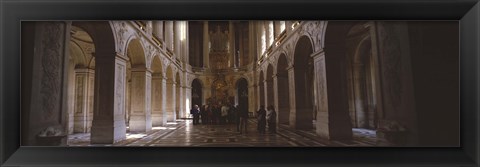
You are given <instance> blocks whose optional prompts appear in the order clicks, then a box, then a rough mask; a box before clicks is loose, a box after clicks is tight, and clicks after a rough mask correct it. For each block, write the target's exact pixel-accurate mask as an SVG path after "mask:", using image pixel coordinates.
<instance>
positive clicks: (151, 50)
mask: <svg viewBox="0 0 480 167" xmlns="http://www.w3.org/2000/svg"><path fill="white" fill-rule="evenodd" d="M146 49H147V52H146V53H147V55H146V56H145V57H146V59H147V63H146V64H147V68H150V67H151V64H152V59H153V57H154V54H155V47H153V46H152V45H148V46H147V48H146Z"/></svg>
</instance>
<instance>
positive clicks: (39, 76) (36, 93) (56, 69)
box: [12, 21, 71, 146]
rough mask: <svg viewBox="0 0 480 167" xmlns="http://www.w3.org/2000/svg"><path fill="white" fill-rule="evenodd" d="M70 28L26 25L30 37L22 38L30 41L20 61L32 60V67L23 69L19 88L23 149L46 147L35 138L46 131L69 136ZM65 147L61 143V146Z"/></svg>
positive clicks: (63, 24) (50, 24)
mask: <svg viewBox="0 0 480 167" xmlns="http://www.w3.org/2000/svg"><path fill="white" fill-rule="evenodd" d="M70 27H71V23H69V22H61V21H58V22H57V21H55V22H50V21H46V22H35V23H28V24H26V25H25V28H26V30H27V31H28V32H27V33H29V34H31V35H32V36H33V37H25V38H30V40H28V41H26V42H25V43H27V45H28V47H25V48H24V50H22V58H27V59H28V60H32V61H31V62H32V63H31V64H32V65H31V67H22V70H23V71H22V76H21V78H22V85H21V87H22V88H24V89H22V97H21V98H22V113H25V114H22V119H23V121H26V122H28V123H29V124H27V126H24V127H22V132H21V133H22V145H29V146H35V145H37V146H38V145H46V143H38V142H37V140H36V136H37V135H38V134H39V133H40V132H41V131H43V130H44V129H46V128H48V127H56V128H58V129H60V130H63V132H64V133H67V132H68V131H67V130H68V128H67V127H68V125H67V120H68V110H67V86H68V77H67V72H66V71H67V69H68V57H67V56H68V45H69V44H68V42H70V36H69V35H68V34H69V33H70ZM22 39H23V37H22ZM44 41H48V42H44ZM22 42H23V40H22ZM22 49H23V48H22ZM23 51H25V53H23ZM12 91H17V90H12ZM17 98H18V96H17ZM65 144H66V141H65V140H64V141H62V143H61V144H60V145H65Z"/></svg>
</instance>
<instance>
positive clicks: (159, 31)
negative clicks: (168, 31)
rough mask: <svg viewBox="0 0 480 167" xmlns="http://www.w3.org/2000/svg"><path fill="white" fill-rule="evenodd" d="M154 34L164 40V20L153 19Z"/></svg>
mask: <svg viewBox="0 0 480 167" xmlns="http://www.w3.org/2000/svg"><path fill="white" fill-rule="evenodd" d="M153 34H154V35H155V36H156V37H157V38H158V39H160V40H163V21H153Z"/></svg>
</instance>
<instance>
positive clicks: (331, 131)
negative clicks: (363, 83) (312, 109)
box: [312, 52, 352, 140]
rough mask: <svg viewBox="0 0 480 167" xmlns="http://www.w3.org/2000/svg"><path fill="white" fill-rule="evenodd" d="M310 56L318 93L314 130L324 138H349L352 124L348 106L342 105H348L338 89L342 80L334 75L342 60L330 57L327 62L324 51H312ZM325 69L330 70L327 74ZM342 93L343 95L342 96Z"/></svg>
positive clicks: (336, 74) (344, 93) (336, 73)
mask: <svg viewBox="0 0 480 167" xmlns="http://www.w3.org/2000/svg"><path fill="white" fill-rule="evenodd" d="M312 57H313V61H314V70H315V74H316V75H314V79H315V82H316V83H317V84H316V86H317V87H316V89H315V90H316V91H317V92H316V94H317V95H318V98H317V100H318V101H317V104H318V106H317V121H316V132H317V134H318V135H319V136H321V137H322V138H325V139H347V140H348V139H351V138H352V126H351V122H350V117H349V116H348V107H347V106H345V105H344V104H346V105H348V102H347V96H346V92H340V91H339V90H340V89H342V88H341V87H340V85H341V84H339V82H342V81H341V80H342V78H339V77H335V76H338V75H339V73H338V72H339V71H341V70H340V69H339V68H341V67H342V66H341V65H340V64H338V63H343V62H344V60H342V59H341V58H331V59H329V60H330V62H327V59H326V58H325V52H317V53H314V54H313V56H312ZM335 59H339V60H335ZM327 66H329V67H327ZM332 68H335V69H337V70H334V69H332ZM327 69H330V71H331V72H330V73H329V74H327ZM329 94H330V96H329ZM332 94H340V95H341V96H338V95H337V96H333V95H332ZM344 95H345V97H343V96H344Z"/></svg>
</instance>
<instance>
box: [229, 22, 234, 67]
mask: <svg viewBox="0 0 480 167" xmlns="http://www.w3.org/2000/svg"><path fill="white" fill-rule="evenodd" d="M228 29H229V30H228V45H229V46H228V48H229V51H228V52H229V53H230V54H229V58H228V67H230V68H232V67H233V66H234V61H235V60H234V59H235V28H234V25H233V22H232V21H229V22H228Z"/></svg>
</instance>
